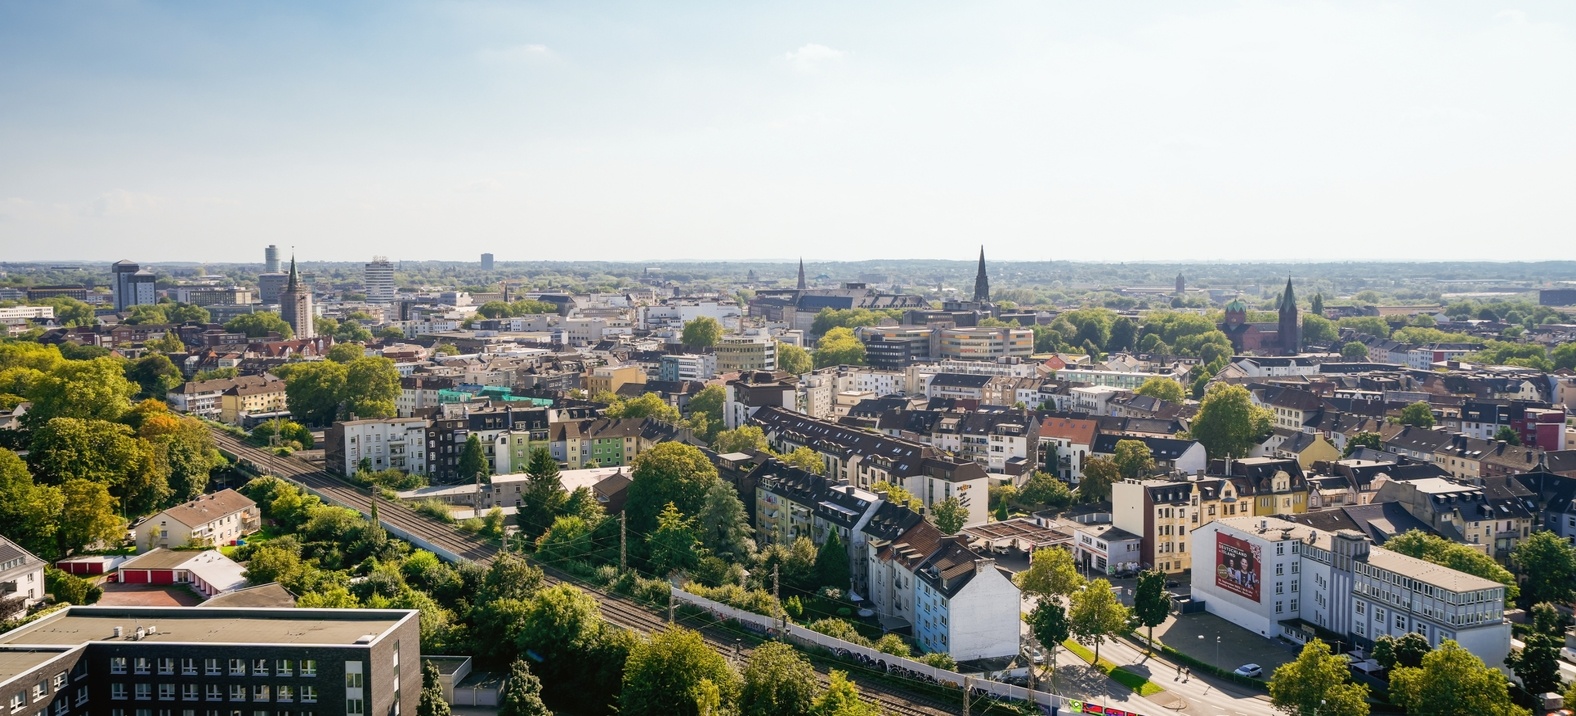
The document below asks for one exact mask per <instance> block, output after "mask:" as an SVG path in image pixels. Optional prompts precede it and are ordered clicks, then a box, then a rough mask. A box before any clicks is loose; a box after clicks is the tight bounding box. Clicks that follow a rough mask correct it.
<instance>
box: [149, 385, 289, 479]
mask: <svg viewBox="0 0 1576 716" xmlns="http://www.w3.org/2000/svg"><path fill="white" fill-rule="evenodd" d="M145 402H151V401H145ZM161 405H162V404H161ZM134 412H135V411H134ZM137 437H139V438H142V439H143V440H145V441H147V444H148V446H149V447H151V448H152V449H153V461H154V465H155V466H156V469H157V470H158V471H160V472H164V473H165V474H166V475H167V477H166V478H165V481H166V484H168V485H169V492H170V494H169V502H170V504H174V503H177V502H184V501H186V500H190V499H192V498H195V497H197V496H198V495H201V494H202V493H203V491H204V490H205V489H206V488H207V487H208V475H209V473H211V472H213V470H214V468H216V467H218V466H219V465H221V464H223V462H224V458H223V457H222V456H220V455H219V451H218V450H217V448H215V446H214V442H213V436H212V435H211V434H210V433H209V432H208V429H207V428H205V427H203V424H202V423H200V422H198V421H197V420H195V419H192V418H187V417H182V416H178V415H173V414H170V413H164V414H161V415H154V416H152V417H150V418H148V419H147V420H145V421H143V423H142V425H141V426H140V427H139V428H137ZM307 440H308V442H310V440H311V437H310V436H308V438H307Z"/></svg>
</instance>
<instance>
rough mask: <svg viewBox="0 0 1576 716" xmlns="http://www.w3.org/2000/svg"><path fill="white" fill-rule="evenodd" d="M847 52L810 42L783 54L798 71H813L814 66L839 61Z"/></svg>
mask: <svg viewBox="0 0 1576 716" xmlns="http://www.w3.org/2000/svg"><path fill="white" fill-rule="evenodd" d="M846 54H848V53H846V52H843V51H842V50H834V49H832V48H830V47H827V46H826V45H817V44H815V43H813V42H812V43H810V44H808V45H805V46H803V47H801V48H799V49H797V50H794V51H793V52H789V53H786V54H784V55H783V59H784V60H786V61H787V62H788V64H789V66H791V67H793V68H794V69H796V70H798V71H800V72H814V71H815V70H816V68H818V67H820V66H821V65H823V64H825V63H828V62H840V61H842V59H843V56H844V55H846Z"/></svg>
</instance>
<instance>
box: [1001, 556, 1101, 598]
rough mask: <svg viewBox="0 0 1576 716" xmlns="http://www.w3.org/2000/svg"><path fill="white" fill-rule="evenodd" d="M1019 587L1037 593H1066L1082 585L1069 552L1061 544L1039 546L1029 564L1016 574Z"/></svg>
mask: <svg viewBox="0 0 1576 716" xmlns="http://www.w3.org/2000/svg"><path fill="white" fill-rule="evenodd" d="M1016 581H1017V582H1018V589H1020V590H1022V591H1023V593H1025V594H1033V595H1036V596H1039V597H1065V596H1068V595H1070V594H1072V593H1073V592H1076V591H1078V588H1079V587H1082V586H1083V585H1084V579H1083V577H1081V576H1079V574H1078V565H1077V564H1076V563H1074V562H1073V555H1072V553H1071V552H1069V551H1067V550H1066V549H1063V548H1060V547H1041V548H1040V549H1037V550H1034V553H1033V554H1032V555H1031V556H1030V558H1029V568H1028V569H1026V570H1024V571H1022V572H1019V573H1018V574H1017V577H1016Z"/></svg>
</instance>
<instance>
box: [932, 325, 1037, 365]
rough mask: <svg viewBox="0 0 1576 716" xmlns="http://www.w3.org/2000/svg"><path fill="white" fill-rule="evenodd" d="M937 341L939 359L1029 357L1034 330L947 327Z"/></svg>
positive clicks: (1032, 347)
mask: <svg viewBox="0 0 1576 716" xmlns="http://www.w3.org/2000/svg"><path fill="white" fill-rule="evenodd" d="M939 342H940V356H939V357H940V358H941V359H942V360H996V359H998V358H1007V357H1012V356H1016V357H1020V358H1028V357H1029V356H1030V355H1032V354H1033V353H1034V331H1031V330H1029V329H1027V328H946V329H942V331H941V335H940V336H939Z"/></svg>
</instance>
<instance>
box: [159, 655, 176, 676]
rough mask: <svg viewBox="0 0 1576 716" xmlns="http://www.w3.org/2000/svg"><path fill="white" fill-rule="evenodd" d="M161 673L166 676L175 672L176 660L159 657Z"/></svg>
mask: <svg viewBox="0 0 1576 716" xmlns="http://www.w3.org/2000/svg"><path fill="white" fill-rule="evenodd" d="M159 673H160V674H164V675H166V676H167V675H169V674H173V673H175V660H174V659H170V658H163V659H159Z"/></svg>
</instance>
